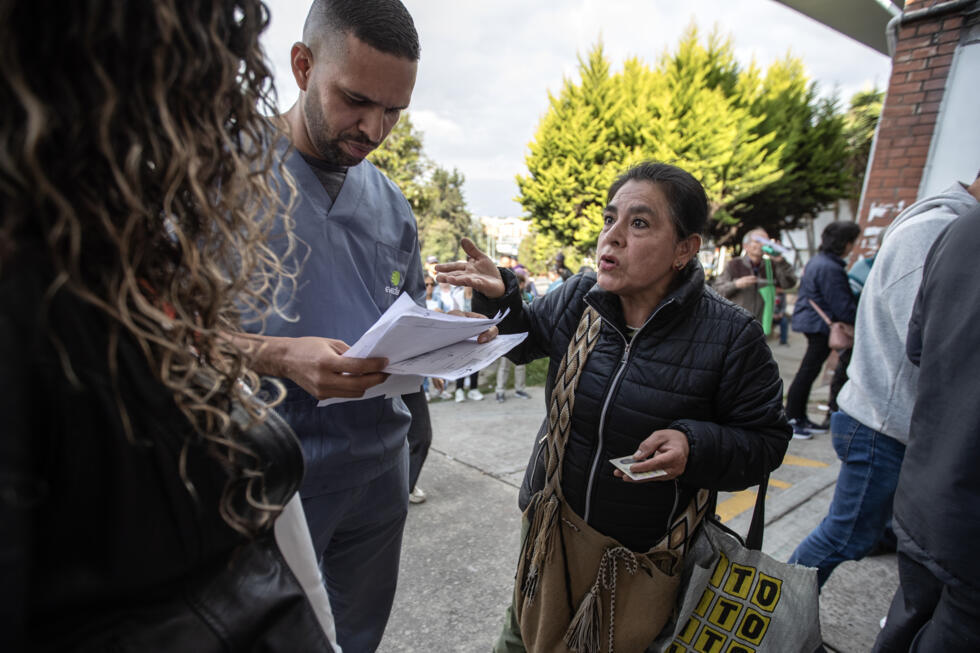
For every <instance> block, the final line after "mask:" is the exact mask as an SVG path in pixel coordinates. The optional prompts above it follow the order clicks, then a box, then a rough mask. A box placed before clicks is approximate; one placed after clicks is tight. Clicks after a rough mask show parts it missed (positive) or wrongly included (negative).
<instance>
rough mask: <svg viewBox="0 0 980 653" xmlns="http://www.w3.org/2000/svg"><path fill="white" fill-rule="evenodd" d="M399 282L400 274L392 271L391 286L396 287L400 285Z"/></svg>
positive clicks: (400, 279)
mask: <svg viewBox="0 0 980 653" xmlns="http://www.w3.org/2000/svg"><path fill="white" fill-rule="evenodd" d="M401 281H402V274H401V272H399V271H398V270H395V271H393V272H392V273H391V285H393V286H397V285H399V284H400V283H401Z"/></svg>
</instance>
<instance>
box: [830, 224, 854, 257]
mask: <svg viewBox="0 0 980 653" xmlns="http://www.w3.org/2000/svg"><path fill="white" fill-rule="evenodd" d="M860 235H861V227H859V226H858V225H857V224H855V223H854V222H845V221H838V222H831V223H830V224H828V225H827V226H826V227H824V230H823V233H821V234H820V251H821V252H826V253H827V254H833V255H835V256H843V255H844V250H845V249H847V246H848V244H850V243H853V242H854V241H855V240H857V239H858V236H860Z"/></svg>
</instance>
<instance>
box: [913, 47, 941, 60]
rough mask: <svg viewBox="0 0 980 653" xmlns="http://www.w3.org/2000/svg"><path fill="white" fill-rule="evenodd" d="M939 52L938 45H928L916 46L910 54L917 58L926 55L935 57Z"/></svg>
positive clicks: (922, 57)
mask: <svg viewBox="0 0 980 653" xmlns="http://www.w3.org/2000/svg"><path fill="white" fill-rule="evenodd" d="M938 54H939V46H936V45H930V46H926V47H922V48H916V49H915V50H912V56H913V57H915V58H917V59H924V58H926V57H935V56H936V55H938Z"/></svg>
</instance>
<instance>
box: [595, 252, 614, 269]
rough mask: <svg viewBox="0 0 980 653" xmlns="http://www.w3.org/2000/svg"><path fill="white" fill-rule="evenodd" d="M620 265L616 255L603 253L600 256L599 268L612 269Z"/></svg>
mask: <svg viewBox="0 0 980 653" xmlns="http://www.w3.org/2000/svg"><path fill="white" fill-rule="evenodd" d="M618 265H619V261H618V260H617V259H616V257H615V256H608V255H603V256H600V257H599V269H600V270H612V269H614V268H615V267H617V266H618Z"/></svg>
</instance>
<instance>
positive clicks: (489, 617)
mask: <svg viewBox="0 0 980 653" xmlns="http://www.w3.org/2000/svg"><path fill="white" fill-rule="evenodd" d="M773 343H774V344H773V346H774V354H775V356H776V359H777V361H778V362H779V365H780V372H781V375H782V377H783V381H784V387H788V386H789V382H790V380H791V379H792V377H793V374H794V373H795V372H796V369H797V367H798V365H799V361H800V358H801V357H802V354H803V350H804V348H805V340H804V338H803V336H802V335H800V334H791V336H790V346H788V347H781V346H778V345H776V344H775V341H773ZM491 371H492V368H491ZM820 383H821V382H820V381H818V384H820ZM529 392H530V394H531V396H532V399H531V400H530V401H528V400H521V399H517V398H515V397H514V396H513V393H512V392H508V399H507V401H506V402H505V403H503V404H498V403H496V402H495V401H494V400H493V396H492V395H490V396H488V397H487V398H486V399H485V400H484V401H481V402H473V401H466V402H463V403H460V404H456V403H453V402H433V403H432V404H431V405H430V411H431V414H432V421H433V428H434V438H433V444H432V449H431V450H430V454H429V459H428V461H427V462H426V465H425V468H424V469H423V471H422V476H421V478H420V480H419V485H420V486H421V487H423V488H424V489H425V491H426V493H427V495H428V497H429V498H428V501H426V502H425V503H423V504H419V505H413V506H410V509H409V516H408V524H407V526H406V530H405V541H404V545H403V548H402V570H401V574H400V578H399V590H398V594H397V596H396V598H395V607H394V611H393V613H392V616H391V621H390V623H389V625H388V630H387V632H386V635H385V639H384V641H383V642H382V645H381V649H380V650H381V651H382V652H384V653H393V652H414V653H430V652H431V653H443V652H446V653H455V652H457V651H458V652H461V653H469V652H471V651H472V652H477V651H489V650H490V648H491V646H492V645H493V642H494V641H495V639H496V636H497V634H498V633H499V630H500V624H501V616H502V614H503V611H504V608H505V607H506V605H507V604H508V603H509V601H510V595H511V591H512V588H513V578H514V569H515V566H516V563H517V548H518V529H519V526H520V513H519V512H518V508H517V490H518V486H519V485H520V481H521V478H522V477H523V474H524V467H525V465H526V464H527V459H528V456H529V454H530V450H531V444H532V439H533V437H534V434H535V433H536V432H537V429H538V426H539V425H540V423H541V421H542V419H543V418H544V389H543V388H539V387H536V388H530V389H529ZM826 396H827V387H826V385H823V386H821V387H817V388H815V390H814V392H813V395H812V396H811V411H810V415H811V419H814V420H816V421H820V419H822V417H823V413H821V412H820V411H819V410H818V408H817V405H818V404H819V403H821V402H822V401H824V400H825V399H826ZM838 465H839V463H838V461H837V459H836V456H835V454H834V451H833V447H832V446H831V442H830V436H829V435H818V436H815V437H814V439H813V440H809V441H803V440H794V441H793V442H792V443H791V444H790V449H789V453H788V455H787V456H786V459H785V460H784V462H783V465H782V467H780V468H779V469H777V470H776V471H775V472H774V473H773V475H772V478H771V480H770V488H769V492H768V497H767V502H766V524H767V526H766V537H765V545H764V547H763V548H764V551H765V552H766V553H769V554H770V555H772V556H773V557H775V558H777V559H779V560H785V559H786V558H787V557H788V556H789V554H790V553H791V552H792V551H793V549H794V548H795V546H796V545H797V544H798V543H799V541H800V540H801V539H802V538H803V537H804V536H806V534H807V533H809V532H810V530H811V529H812V528H813V527H814V526H815V525H816V524H817V523H818V522H819V521H820V519H822V518H823V516H824V515H825V514H826V509H827V505H828V504H829V502H830V499H831V496H832V494H833V488H834V483H835V481H836V478H837V469H838ZM754 498H755V492H754V491H753V490H749V491H746V492H744V493H735V494H726V495H724V496H722V497H719V514H721V515H722V517H723V519H725V521H726V522H727V523H728V524H729V525H730V526H732V527H734V528H736V529H737V530H739V531H741V532H743V533H744V532H745V530H746V529H747V527H748V518H749V516H750V514H751V511H752V507H753V505H754ZM897 584H898V577H897V572H896V568H895V557H894V555H886V556H880V557H875V558H869V559H867V560H863V561H861V562H855V563H845V564H844V565H842V566H841V567H839V568H838V569H837V571H836V572H835V573H834V575H833V576H831V578H830V581H829V582H828V583H827V585H826V586H825V587H824V590H823V594H822V595H821V622H822V629H823V635H824V640H825V642H826V643H827V644H828V650H832V651H839V652H841V653H861V652H863V651H868V650H869V649H870V648H871V645H872V643H873V642H874V638H875V636H876V635H877V632H878V628H879V625H878V622H879V620H880V619H881V617H882V616H883V615H884V614H885V613H886V612H887V608H888V604H889V602H890V601H891V597H892V594H893V593H894V591H895V588H896V586H897Z"/></svg>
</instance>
